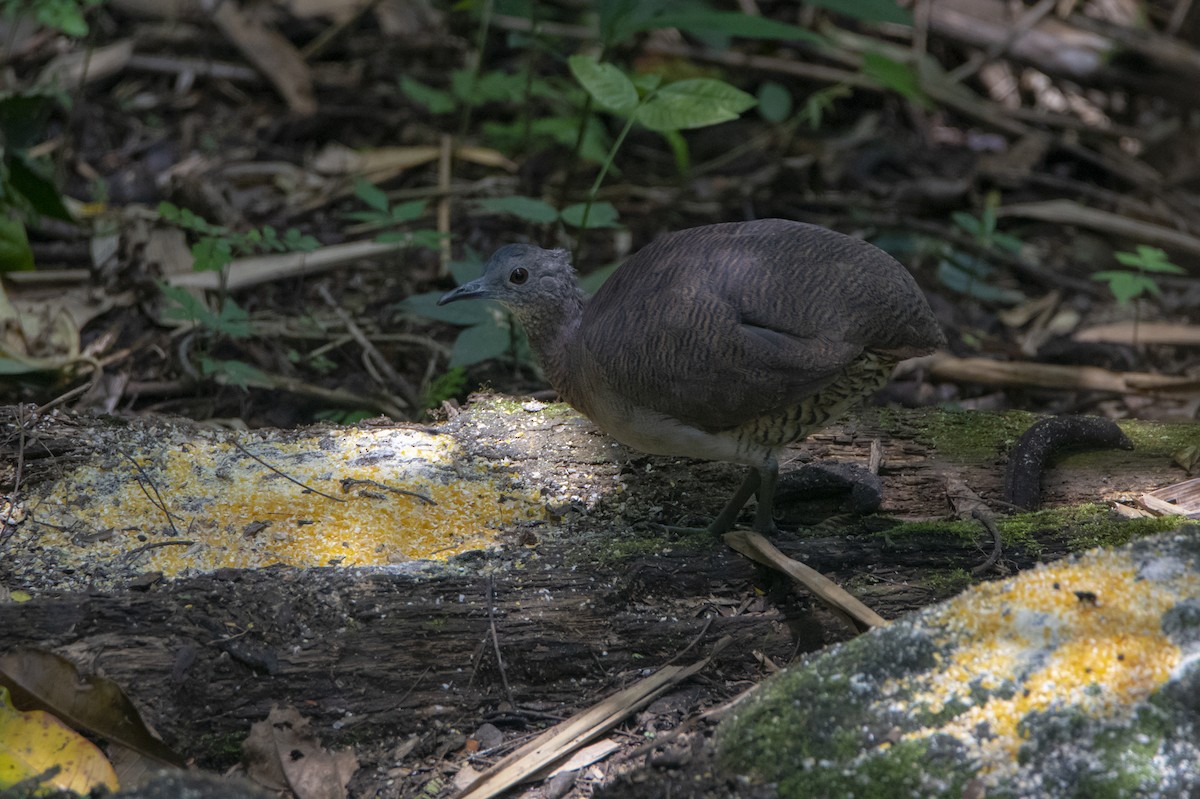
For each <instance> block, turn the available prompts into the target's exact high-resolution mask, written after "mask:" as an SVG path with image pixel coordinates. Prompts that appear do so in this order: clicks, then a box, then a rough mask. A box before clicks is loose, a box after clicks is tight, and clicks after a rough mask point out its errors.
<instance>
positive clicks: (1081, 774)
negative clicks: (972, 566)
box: [716, 526, 1200, 799]
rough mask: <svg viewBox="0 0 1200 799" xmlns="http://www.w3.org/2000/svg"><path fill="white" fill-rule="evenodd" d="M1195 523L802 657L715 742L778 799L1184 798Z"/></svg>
mask: <svg viewBox="0 0 1200 799" xmlns="http://www.w3.org/2000/svg"><path fill="white" fill-rule="evenodd" d="M1198 656H1200V527H1196V526H1191V527H1185V528H1183V529H1181V530H1179V531H1178V532H1176V533H1172V534H1166V535H1161V536H1156V537H1153V538H1147V539H1143V540H1141V541H1138V542H1135V543H1133V544H1130V545H1128V546H1125V547H1122V548H1119V549H1113V550H1093V551H1091V552H1088V553H1086V554H1083V555H1080V556H1077V557H1073V558H1071V559H1068V560H1063V561H1059V562H1057V563H1054V564H1051V565H1048V566H1042V567H1039V568H1036V569H1033V570H1031V571H1028V572H1025V573H1023V574H1021V575H1019V576H1017V577H1016V578H1014V579H1011V580H1006V581H1002V582H994V583H988V584H984V585H980V586H977V587H975V588H973V589H970V590H969V591H967V592H965V593H964V594H962V595H961V596H959V597H956V598H955V599H952V600H950V601H948V602H945V603H943V604H941V605H937V606H934V607H931V608H928V609H926V610H923V611H920V612H918V613H916V614H914V615H913V616H910V617H908V618H906V619H904V620H901V621H899V622H897V623H894V624H892V625H891V626H889V627H886V628H882V629H878V630H876V631H873V632H872V633H870V634H867V635H863V636H861V637H859V638H857V639H855V640H853V641H850V642H848V643H846V644H844V645H841V646H837V647H834V648H832V649H829V650H827V651H825V652H822V653H820V654H817V655H815V656H813V657H812V658H810V659H808V660H807V661H806V662H805V663H803V664H802V665H800V666H798V667H796V668H790V669H787V670H785V671H784V672H782V673H780V674H779V675H777V676H776V677H774V678H772V679H770V680H768V681H767V682H765V683H764V684H763V685H762V686H761V688H760V689H759V690H758V691H757V693H756V695H755V696H754V697H753V698H751V699H750V700H748V701H747V702H745V703H744V704H743V705H742V706H741V707H740V708H739V709H738V710H737V712H736V713H735V715H733V716H732V717H731V718H729V719H728V720H727V721H725V722H724V723H723V724H722V725H721V728H720V729H719V731H718V734H717V738H716V747H717V762H718V763H719V765H720V768H719V769H718V770H719V771H724V772H726V773H725V774H724V775H723V776H724V778H725V782H726V784H728V780H729V779H730V777H734V776H736V777H742V778H749V779H750V780H751V782H755V783H758V784H773V786H774V788H775V790H776V791H777V793H778V795H779V796H782V797H814V796H830V797H833V796H837V797H849V796H857V797H910V796H911V797H922V798H924V797H954V799H960V797H963V796H987V797H988V799H996V798H997V797H1014V798H1015V797H1031V798H1032V797H1039V798H1040V799H1054V798H1055V797H1085V796H1089V797H1090V796H1114V797H1115V796H1137V797H1145V798H1147V799H1148V798H1149V797H1162V798H1163V799H1167V797H1181V796H1197V795H1200V770H1198V769H1197V768H1196V764H1197V763H1198V762H1200V735H1198V734H1197V733H1198V731H1200V657H1198Z"/></svg>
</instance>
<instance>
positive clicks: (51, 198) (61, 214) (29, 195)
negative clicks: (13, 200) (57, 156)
mask: <svg viewBox="0 0 1200 799" xmlns="http://www.w3.org/2000/svg"><path fill="white" fill-rule="evenodd" d="M8 182H9V184H10V185H11V186H12V187H13V188H14V189H15V190H16V191H17V192H19V193H20V194H21V196H23V197H24V198H25V199H27V200H29V204H30V205H31V206H32V207H33V210H35V211H37V212H38V213H39V214H42V215H43V216H49V217H53V218H54V219H61V220H63V221H64V222H74V221H75V220H74V218H73V217H72V216H71V212H70V211H68V210H67V206H66V205H65V204H64V203H63V200H62V195H61V194H59V193H58V189H56V188H55V187H54V181H52V180H50V179H49V178H48V177H46V176H45V175H43V174H42V172H41V170H40V169H38V168H37V166H36V165H35V164H34V163H33V162H32V161H30V160H29V159H28V158H27V157H26V156H25V154H24V153H21V152H14V153H12V158H11V159H10V160H9V162H8Z"/></svg>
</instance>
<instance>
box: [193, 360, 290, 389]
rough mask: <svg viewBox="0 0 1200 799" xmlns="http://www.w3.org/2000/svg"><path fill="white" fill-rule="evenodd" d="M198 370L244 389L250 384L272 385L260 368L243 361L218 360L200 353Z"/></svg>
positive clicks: (265, 386) (266, 386)
mask: <svg viewBox="0 0 1200 799" xmlns="http://www.w3.org/2000/svg"><path fill="white" fill-rule="evenodd" d="M198 360H199V362H200V371H201V373H203V374H204V375H205V376H206V377H218V378H223V381H224V382H228V383H233V384H234V385H235V386H237V387H238V388H240V389H242V390H245V389H246V388H247V387H249V386H250V385H252V384H253V385H255V386H260V387H263V388H268V387H271V386H272V381H271V378H270V377H269V376H268V375H267V374H266V373H265V372H263V371H262V370H261V369H259V368H258V367H255V366H251V365H250V364H248V363H245V362H243V361H232V360H229V361H227V360H220V359H218V358H209V357H208V356H207V355H202V356H200V358H199V359H198Z"/></svg>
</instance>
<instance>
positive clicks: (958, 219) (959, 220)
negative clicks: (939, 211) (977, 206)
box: [950, 211, 983, 236]
mask: <svg viewBox="0 0 1200 799" xmlns="http://www.w3.org/2000/svg"><path fill="white" fill-rule="evenodd" d="M950 218H951V219H952V220H954V224H956V225H958V226H959V227H960V228H962V229H963V230H965V231H967V232H968V233H970V234H971V235H972V236H978V235H979V234H980V231H982V230H983V226H982V225H980V224H979V220H978V219H976V218H975V216H973V215H972V214H968V213H967V212H966V211H954V212H953V213H951V214H950Z"/></svg>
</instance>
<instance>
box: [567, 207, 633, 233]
mask: <svg viewBox="0 0 1200 799" xmlns="http://www.w3.org/2000/svg"><path fill="white" fill-rule="evenodd" d="M586 207H587V203H575V204H574V205H568V206H567V207H566V208H564V209H563V210H562V221H564V222H566V223H567V224H568V225H570V226H571V227H580V226H581V225H582V223H583V209H584V208H586ZM620 216H621V215H620V214H619V213H618V212H617V209H616V207H615V206H614V205H613V204H612V203H593V204H592V210H591V211H589V212H588V218H587V227H588V230H591V229H593V228H617V227H620V226H621V222H620Z"/></svg>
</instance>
